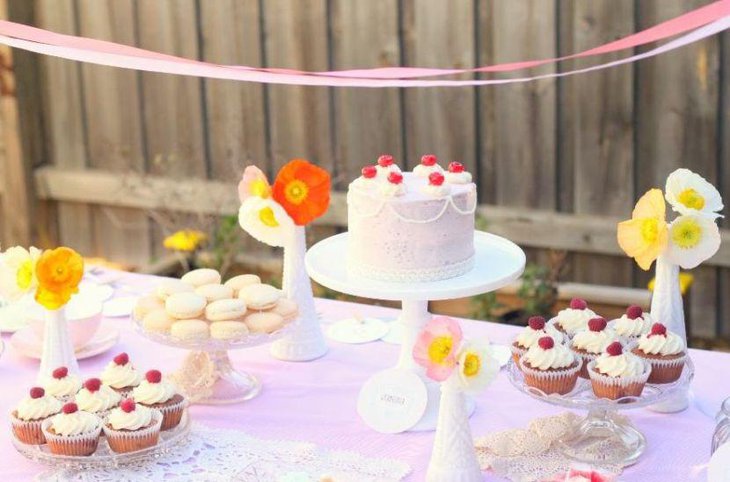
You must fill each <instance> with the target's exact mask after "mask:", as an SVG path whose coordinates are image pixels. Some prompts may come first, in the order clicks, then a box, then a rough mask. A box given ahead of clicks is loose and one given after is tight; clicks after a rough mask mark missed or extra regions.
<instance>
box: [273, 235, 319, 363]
mask: <svg viewBox="0 0 730 482" xmlns="http://www.w3.org/2000/svg"><path fill="white" fill-rule="evenodd" d="M306 251H307V241H306V233H305V229H304V226H294V231H293V232H292V233H291V235H290V238H289V239H288V240H287V242H286V244H285V245H284V273H283V279H282V289H283V291H284V295H285V296H286V297H287V298H290V299H292V300H294V301H296V302H297V304H298V305H299V315H298V317H297V319H296V320H295V321H294V322H293V323H292V325H291V326H290V327H289V332H288V333H286V334H285V335H284V336H283V337H282V338H281V339H279V340H277V341H275V342H274V343H272V345H271V354H272V355H273V356H274V357H275V358H278V359H279V360H286V361H310V360H315V359H317V358H319V357H321V356H323V355H324V354H325V353H327V349H328V348H327V343H325V339H324V335H323V334H322V329H321V327H320V325H319V318H318V316H317V310H316V308H315V306H314V294H313V293H312V283H311V281H310V280H309V275H307V271H306V268H305V266H304V255H305V254H306Z"/></svg>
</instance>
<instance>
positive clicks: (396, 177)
mask: <svg viewBox="0 0 730 482" xmlns="http://www.w3.org/2000/svg"><path fill="white" fill-rule="evenodd" d="M388 182H389V183H391V184H400V183H402V182H403V174H401V173H400V172H395V171H394V172H391V173H390V174H388Z"/></svg>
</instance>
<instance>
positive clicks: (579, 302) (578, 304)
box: [570, 298, 588, 310]
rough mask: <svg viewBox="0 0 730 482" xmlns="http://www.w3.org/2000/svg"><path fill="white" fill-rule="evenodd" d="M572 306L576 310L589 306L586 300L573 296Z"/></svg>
mask: <svg viewBox="0 0 730 482" xmlns="http://www.w3.org/2000/svg"><path fill="white" fill-rule="evenodd" d="M570 307H571V308H572V309H574V310H585V309H586V308H588V303H586V300H583V299H580V298H573V299H572V300H570Z"/></svg>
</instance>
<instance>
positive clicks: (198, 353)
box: [133, 319, 290, 405]
mask: <svg viewBox="0 0 730 482" xmlns="http://www.w3.org/2000/svg"><path fill="white" fill-rule="evenodd" d="M133 325H134V328H135V330H136V331H137V333H139V334H140V335H141V336H143V337H145V338H148V339H150V340H152V341H154V342H157V343H160V344H162V345H167V346H172V347H175V348H184V349H186V350H190V353H188V355H187V357H186V358H185V360H184V361H183V364H182V366H181V367H180V368H179V369H178V371H177V372H175V373H173V374H172V376H173V379H174V380H175V383H176V384H177V385H178V386H179V387H180V389H181V390H182V391H183V392H185V395H186V396H187V398H188V400H190V401H191V403H197V404H204V405H223V404H231V403H239V402H243V401H245V400H250V399H251V398H253V397H255V396H256V395H258V393H259V391H261V382H260V381H259V380H258V378H256V377H255V376H253V375H250V374H248V373H245V372H242V371H239V370H237V369H236V368H234V367H233V364H232V363H231V359H230V358H229V356H228V351H229V350H239V349H243V348H251V347H254V346H259V345H263V344H266V343H271V342H272V341H275V340H278V339H279V338H281V337H282V336H283V335H284V334H285V333H286V332H287V329H288V327H289V326H290V325H287V326H285V327H284V328H282V329H281V330H279V331H276V332H274V333H271V334H250V335H248V336H246V337H245V338H241V339H239V340H231V341H223V340H214V339H207V340H201V341H182V340H178V339H176V338H173V337H171V336H170V335H167V334H163V333H153V332H149V331H146V330H145V329H144V328H143V327H142V322H141V321H140V320H137V319H133Z"/></svg>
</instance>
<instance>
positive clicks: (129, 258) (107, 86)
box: [78, 0, 150, 264]
mask: <svg viewBox="0 0 730 482" xmlns="http://www.w3.org/2000/svg"><path fill="white" fill-rule="evenodd" d="M78 18H79V34H80V35H83V36H88V37H94V38H98V39H103V40H112V41H115V42H121V43H125V44H129V45H134V44H135V43H136V40H137V39H136V38H135V32H136V28H135V21H136V19H135V16H134V3H133V2H131V1H129V0H117V1H114V2H98V1H95V0H79V1H78ZM81 69H82V79H83V85H84V96H83V102H84V113H85V119H86V128H87V146H88V155H89V165H90V166H92V167H98V168H104V169H109V170H112V171H116V172H118V173H128V172H139V173H141V172H144V167H145V160H144V147H143V138H142V134H143V129H142V118H141V116H142V114H141V112H140V91H139V84H138V80H139V78H138V75H139V74H138V73H137V72H134V71H129V70H120V69H112V68H108V67H99V66H95V65H90V64H84V65H83V66H82V68H81ZM92 226H93V230H94V233H95V253H94V254H96V255H100V256H105V257H107V258H110V259H114V260H120V261H125V262H129V263H132V264H144V263H146V262H147V261H148V259H149V256H150V230H149V222H148V219H147V216H146V215H145V214H144V213H143V212H139V211H133V210H125V209H124V208H113V207H110V206H104V207H94V208H93V222H92Z"/></svg>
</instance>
